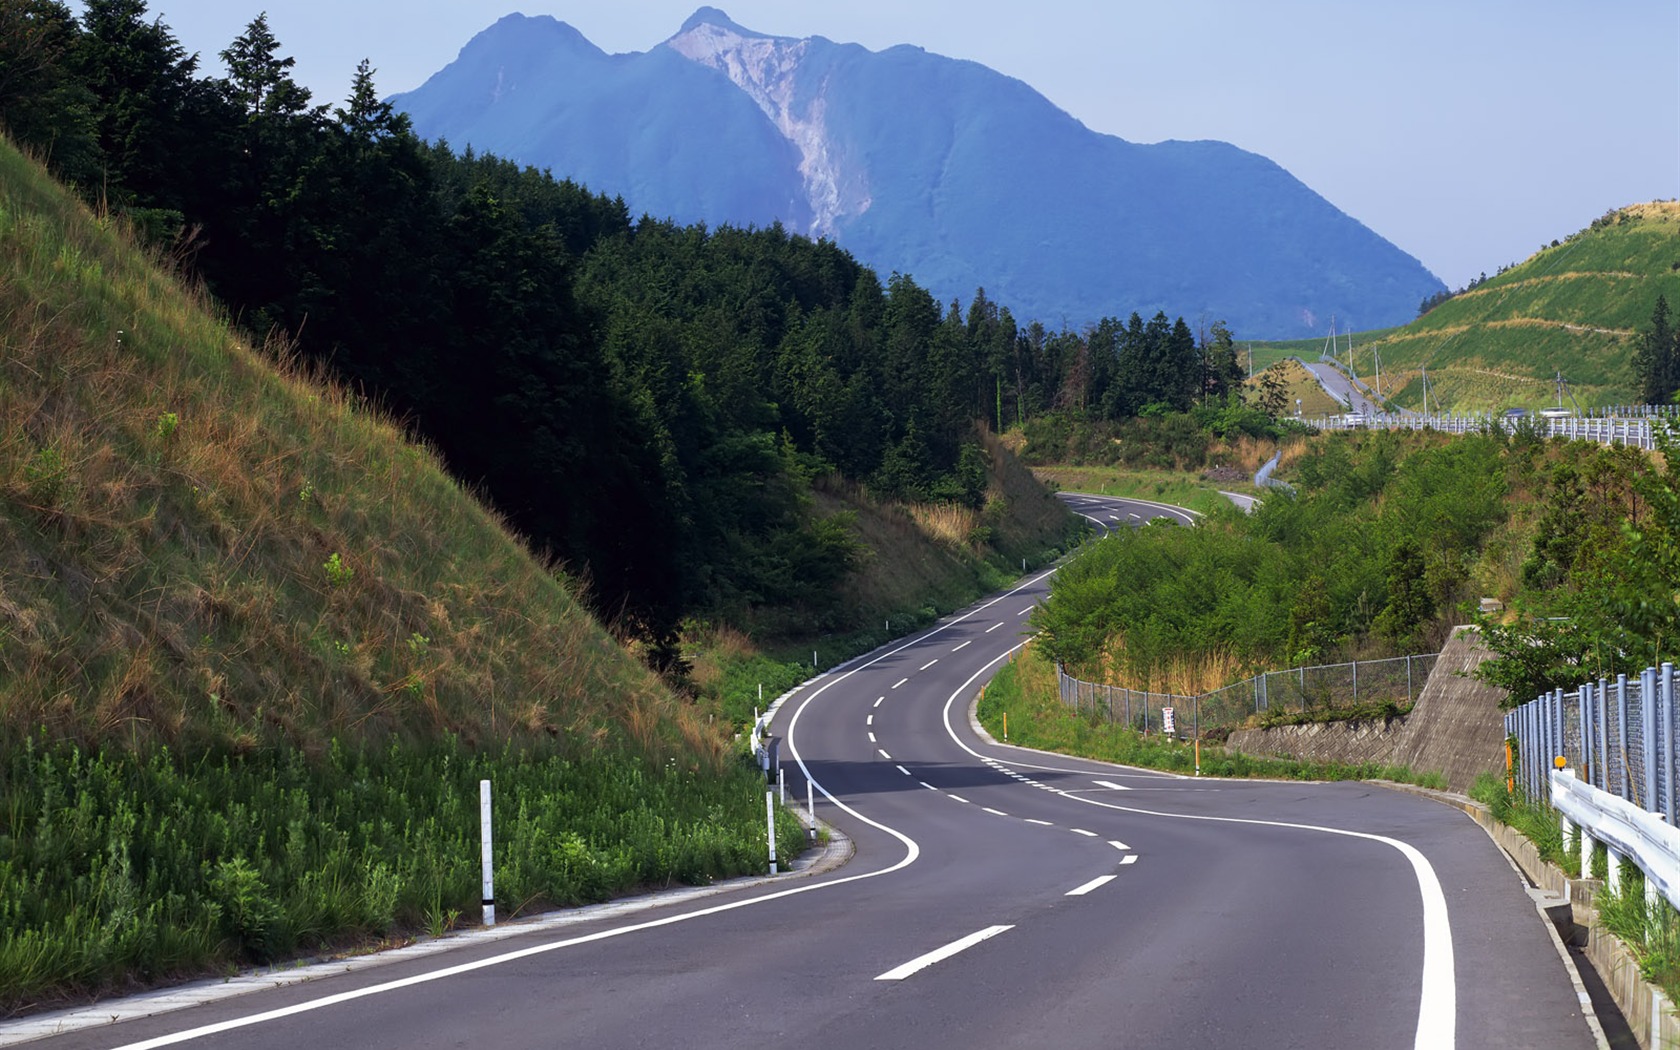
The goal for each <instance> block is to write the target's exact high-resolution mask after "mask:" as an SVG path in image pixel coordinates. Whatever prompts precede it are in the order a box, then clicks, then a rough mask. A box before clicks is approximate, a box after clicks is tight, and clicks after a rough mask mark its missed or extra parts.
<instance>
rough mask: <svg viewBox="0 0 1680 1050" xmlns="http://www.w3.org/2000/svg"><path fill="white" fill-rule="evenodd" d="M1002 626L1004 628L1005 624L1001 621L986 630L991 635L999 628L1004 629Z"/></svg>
mask: <svg viewBox="0 0 1680 1050" xmlns="http://www.w3.org/2000/svg"><path fill="white" fill-rule="evenodd" d="M1002 626H1003V622H1002V621H1001V620H1000V621H998V622H997V623H994V624H992V625H991V626H990V627H988V628H986V633H987V634H991V633H992V632H993V631H995V630H997V629H998V628H999V627H1002Z"/></svg>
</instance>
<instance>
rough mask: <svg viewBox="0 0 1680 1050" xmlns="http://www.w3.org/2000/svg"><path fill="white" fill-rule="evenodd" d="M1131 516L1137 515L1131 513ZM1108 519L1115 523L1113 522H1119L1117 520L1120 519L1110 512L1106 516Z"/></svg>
mask: <svg viewBox="0 0 1680 1050" xmlns="http://www.w3.org/2000/svg"><path fill="white" fill-rule="evenodd" d="M1132 517H1134V518H1135V517H1137V515H1136V514H1133V515H1132ZM1108 520H1109V521H1112V522H1114V523H1115V524H1119V522H1120V519H1119V518H1117V517H1115V516H1114V515H1112V514H1110V515H1109V516H1108Z"/></svg>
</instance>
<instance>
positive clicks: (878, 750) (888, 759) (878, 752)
mask: <svg viewBox="0 0 1680 1050" xmlns="http://www.w3.org/2000/svg"><path fill="white" fill-rule="evenodd" d="M875 751H876V753H877V754H879V755H880V756H881V757H882V758H884V759H886V760H887V761H888V762H891V761H892V756H891V755H889V754H887V753H886V752H885V751H883V750H881V749H880V748H876V749H875Z"/></svg>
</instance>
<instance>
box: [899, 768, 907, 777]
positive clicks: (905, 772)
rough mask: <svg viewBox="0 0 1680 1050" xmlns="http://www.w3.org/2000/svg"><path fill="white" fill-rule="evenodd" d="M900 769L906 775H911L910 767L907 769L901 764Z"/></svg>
mask: <svg viewBox="0 0 1680 1050" xmlns="http://www.w3.org/2000/svg"><path fill="white" fill-rule="evenodd" d="M898 771H899V772H900V773H903V774H904V775H905V776H909V775H910V771H909V770H908V769H905V768H904V767H903V766H899V767H898Z"/></svg>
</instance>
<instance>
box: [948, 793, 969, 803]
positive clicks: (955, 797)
mask: <svg viewBox="0 0 1680 1050" xmlns="http://www.w3.org/2000/svg"><path fill="white" fill-rule="evenodd" d="M951 797H952V798H954V799H956V800H957V801H958V802H961V803H963V804H964V805H966V804H967V803H968V799H966V798H963V797H962V796H961V795H952V796H951Z"/></svg>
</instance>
